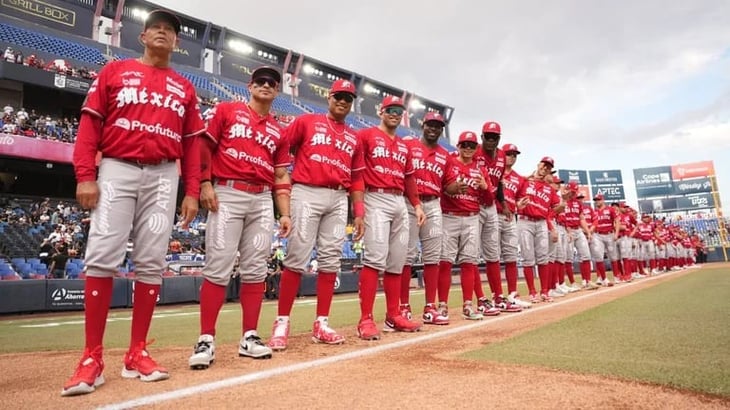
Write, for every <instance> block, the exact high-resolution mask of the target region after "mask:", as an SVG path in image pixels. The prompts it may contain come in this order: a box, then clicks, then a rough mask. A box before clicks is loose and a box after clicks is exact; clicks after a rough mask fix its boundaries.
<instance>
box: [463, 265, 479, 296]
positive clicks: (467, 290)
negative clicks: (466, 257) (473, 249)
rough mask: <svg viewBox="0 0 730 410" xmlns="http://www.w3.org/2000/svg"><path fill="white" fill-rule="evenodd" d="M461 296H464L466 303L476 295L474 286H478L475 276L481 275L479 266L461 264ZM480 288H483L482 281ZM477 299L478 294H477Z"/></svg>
mask: <svg viewBox="0 0 730 410" xmlns="http://www.w3.org/2000/svg"><path fill="white" fill-rule="evenodd" d="M460 267H461V294H462V296H463V300H464V302H466V301H467V300H471V299H472V295H473V294H474V285H475V284H476V279H475V276H477V275H479V268H478V267H477V265H474V264H473V263H462V264H461V266H460ZM479 287H480V288H481V287H482V286H481V281H480V283H479ZM477 297H479V296H478V292H477ZM482 297H484V292H482Z"/></svg>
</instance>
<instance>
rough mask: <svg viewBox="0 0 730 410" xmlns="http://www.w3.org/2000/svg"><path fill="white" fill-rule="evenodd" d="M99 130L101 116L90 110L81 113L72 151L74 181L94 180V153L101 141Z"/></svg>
mask: <svg viewBox="0 0 730 410" xmlns="http://www.w3.org/2000/svg"><path fill="white" fill-rule="evenodd" d="M101 131H102V120H101V118H99V117H96V116H95V115H93V114H91V113H90V112H82V113H81V122H80V123H79V131H78V133H77V135H76V143H75V144H74V151H73V163H74V171H75V173H76V182H88V181H95V180H96V153H97V151H98V150H99V144H100V143H101Z"/></svg>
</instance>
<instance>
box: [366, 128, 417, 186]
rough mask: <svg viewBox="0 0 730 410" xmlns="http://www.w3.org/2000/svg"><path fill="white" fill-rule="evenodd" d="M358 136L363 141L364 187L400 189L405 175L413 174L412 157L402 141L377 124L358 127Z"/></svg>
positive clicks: (403, 183)
mask: <svg viewBox="0 0 730 410" xmlns="http://www.w3.org/2000/svg"><path fill="white" fill-rule="evenodd" d="M357 136H358V143H359V144H362V150H361V151H360V153H361V155H362V156H363V163H364V164H365V169H364V170H363V172H362V175H363V181H364V182H365V187H366V188H382V189H396V190H401V191H403V190H404V189H405V177H406V175H411V174H413V161H412V160H411V154H410V152H409V151H408V146H407V145H406V143H405V141H403V139H401V138H400V137H397V136H394V137H391V136H389V135H388V134H386V133H384V132H383V131H381V130H380V129H379V128H377V127H372V128H366V129H364V130H360V131H359V132H358V134H357Z"/></svg>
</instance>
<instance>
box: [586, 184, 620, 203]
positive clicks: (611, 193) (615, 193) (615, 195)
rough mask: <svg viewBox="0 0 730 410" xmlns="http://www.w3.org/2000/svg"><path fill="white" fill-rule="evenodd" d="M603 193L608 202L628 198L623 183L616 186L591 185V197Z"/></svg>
mask: <svg viewBox="0 0 730 410" xmlns="http://www.w3.org/2000/svg"><path fill="white" fill-rule="evenodd" d="M598 194H601V195H603V197H604V199H605V200H606V202H611V201H622V200H624V199H626V194H625V193H624V186H623V185H616V186H595V185H593V186H591V199H593V198H594V197H595V196H596V195H598Z"/></svg>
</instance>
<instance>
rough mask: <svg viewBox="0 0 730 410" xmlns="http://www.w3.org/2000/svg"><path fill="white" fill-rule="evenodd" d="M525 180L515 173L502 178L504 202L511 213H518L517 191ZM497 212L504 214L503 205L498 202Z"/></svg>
mask: <svg viewBox="0 0 730 410" xmlns="http://www.w3.org/2000/svg"><path fill="white" fill-rule="evenodd" d="M524 179H525V178H524V177H523V176H522V175H520V174H518V173H517V172H515V171H509V172H506V171H505V174H504V175H503V176H502V192H504V201H505V202H506V203H507V207H508V208H509V210H510V212H512V213H515V212H517V190H518V189H519V188H520V185H521V184H522V180H524ZM497 212H500V213H501V212H502V203H500V202H497Z"/></svg>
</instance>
